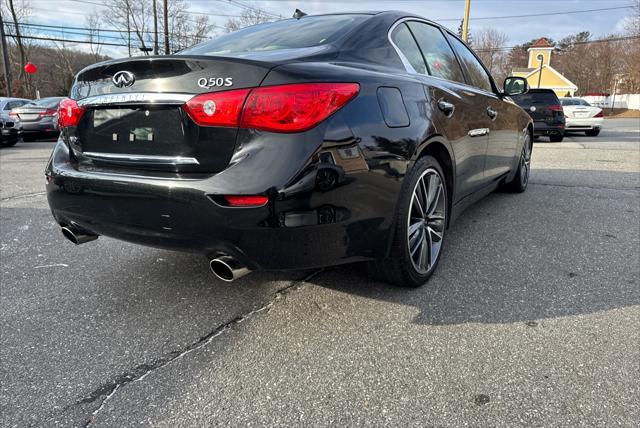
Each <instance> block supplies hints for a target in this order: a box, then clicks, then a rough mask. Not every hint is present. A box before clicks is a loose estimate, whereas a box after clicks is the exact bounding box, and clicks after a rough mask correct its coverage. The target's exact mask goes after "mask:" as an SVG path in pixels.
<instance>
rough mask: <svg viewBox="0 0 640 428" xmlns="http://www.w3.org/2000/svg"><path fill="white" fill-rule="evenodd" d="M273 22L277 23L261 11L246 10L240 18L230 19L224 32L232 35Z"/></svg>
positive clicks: (225, 25)
mask: <svg viewBox="0 0 640 428" xmlns="http://www.w3.org/2000/svg"><path fill="white" fill-rule="evenodd" d="M271 21H275V18H273V17H272V16H271V15H269V14H267V13H266V12H264V11H262V10H260V9H245V10H244V11H243V12H242V14H241V16H240V17H239V18H229V19H228V20H227V22H225V24H224V30H225V31H226V32H227V33H231V32H232V31H236V30H239V29H241V28H244V27H249V26H250V25H256V24H262V23H263V22H271Z"/></svg>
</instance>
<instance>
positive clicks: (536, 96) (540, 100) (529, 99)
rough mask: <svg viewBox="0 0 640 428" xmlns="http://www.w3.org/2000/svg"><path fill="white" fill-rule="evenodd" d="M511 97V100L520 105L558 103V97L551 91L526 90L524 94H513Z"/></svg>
mask: <svg viewBox="0 0 640 428" xmlns="http://www.w3.org/2000/svg"><path fill="white" fill-rule="evenodd" d="M511 98H513V100H514V101H515V102H516V103H518V104H520V105H532V104H544V105H554V104H560V103H559V102H558V97H557V96H556V94H554V93H553V92H528V93H526V94H520V95H514V96H512V97H511Z"/></svg>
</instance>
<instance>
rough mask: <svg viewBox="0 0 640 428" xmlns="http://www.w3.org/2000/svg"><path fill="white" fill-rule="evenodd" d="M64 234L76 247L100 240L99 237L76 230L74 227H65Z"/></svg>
mask: <svg viewBox="0 0 640 428" xmlns="http://www.w3.org/2000/svg"><path fill="white" fill-rule="evenodd" d="M62 234H63V235H64V237H65V238H67V239H68V240H69V241H71V242H73V243H74V244H76V245H80V244H84V243H85V242H89V241H95V240H96V239H98V235H94V234H92V233H89V232H85V231H84V230H80V229H76V228H74V227H69V226H65V227H63V228H62Z"/></svg>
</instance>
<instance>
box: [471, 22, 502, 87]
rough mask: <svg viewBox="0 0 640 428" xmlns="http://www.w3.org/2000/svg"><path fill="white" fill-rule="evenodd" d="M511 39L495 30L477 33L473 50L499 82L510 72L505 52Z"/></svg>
mask: <svg viewBox="0 0 640 428" xmlns="http://www.w3.org/2000/svg"><path fill="white" fill-rule="evenodd" d="M508 40H509V37H508V36H507V35H506V34H505V33H502V32H500V31H498V30H495V29H493V28H485V29H482V30H480V31H477V32H476V33H475V39H474V42H473V49H474V50H475V51H476V53H477V54H478V56H479V57H480V59H481V60H482V62H483V63H484V65H485V66H486V67H487V68H488V69H489V71H490V72H491V74H492V75H493V77H494V78H495V79H496V80H497V81H502V80H503V79H504V78H505V77H506V76H507V75H508V74H509V72H510V70H508V67H506V62H507V52H505V51H504V50H503V48H504V47H505V46H506V44H507V41H508Z"/></svg>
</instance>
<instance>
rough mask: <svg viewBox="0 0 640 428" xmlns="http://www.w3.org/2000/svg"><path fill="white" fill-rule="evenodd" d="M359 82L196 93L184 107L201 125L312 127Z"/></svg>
mask: <svg viewBox="0 0 640 428" xmlns="http://www.w3.org/2000/svg"><path fill="white" fill-rule="evenodd" d="M359 90H360V85H358V84H357V83H297V84H291V85H279V86H265V87H259V88H254V89H238V90H232V91H223V92H213V93H208V94H202V95H197V96H195V97H193V98H192V99H191V100H189V101H188V102H187V103H186V104H185V105H184V106H183V108H184V110H185V111H186V112H187V114H188V115H189V116H190V117H191V119H193V121H194V122H195V123H197V124H198V125H201V126H231V127H241V128H250V129H260V130H264V131H272V132H301V131H306V130H308V129H311V128H313V127H314V126H316V125H317V124H319V123H320V122H322V121H323V120H325V119H326V118H327V117H329V116H330V115H332V114H333V113H335V112H336V111H337V110H338V109H340V108H341V107H343V106H344V105H345V104H346V103H347V102H349V101H350V100H351V99H352V98H353V97H355V96H356V95H357V94H358V91H359Z"/></svg>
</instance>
